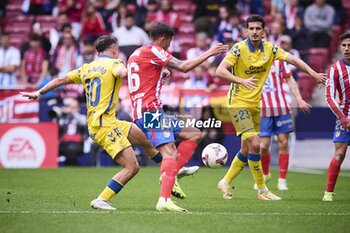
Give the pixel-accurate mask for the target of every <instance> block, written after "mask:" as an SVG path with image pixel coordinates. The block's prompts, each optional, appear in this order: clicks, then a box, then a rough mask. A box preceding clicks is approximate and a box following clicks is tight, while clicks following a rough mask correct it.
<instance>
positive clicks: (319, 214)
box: [0, 210, 350, 216]
mask: <svg viewBox="0 0 350 233" xmlns="http://www.w3.org/2000/svg"><path fill="white" fill-rule="evenodd" d="M111 213H115V214H133V215H134V214H139V215H145V214H148V215H152V214H154V215H159V214H161V215H162V214H174V212H157V211H135V210H131V211H123V210H122V211H118V210H117V211H101V210H96V211H91V210H90V211H87V210H86V211H84V210H82V211H77V210H54V211H29V210H0V214H111ZM179 214H189V215H224V216H235V215H240V216H350V212H343V213H334V212H329V213H322V212H320V213H313V212H309V213H281V212H257V213H253V212H251V213H250V212H248V213H239V212H187V213H179Z"/></svg>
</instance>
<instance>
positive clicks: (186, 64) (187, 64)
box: [168, 43, 227, 72]
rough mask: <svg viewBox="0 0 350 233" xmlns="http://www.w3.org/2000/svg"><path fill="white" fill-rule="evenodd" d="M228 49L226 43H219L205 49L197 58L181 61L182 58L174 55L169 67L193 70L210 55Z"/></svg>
mask: <svg viewBox="0 0 350 233" xmlns="http://www.w3.org/2000/svg"><path fill="white" fill-rule="evenodd" d="M226 50H227V46H226V45H223V44H221V43H218V44H216V45H215V46H213V47H211V48H210V49H208V50H207V51H205V52H204V53H202V54H201V55H199V56H197V57H195V58H192V59H188V60H184V61H181V60H178V59H177V58H174V57H173V58H172V59H171V60H170V61H169V63H168V67H170V68H174V69H176V70H178V71H181V72H188V71H190V70H192V69H193V68H195V67H197V66H199V65H200V64H202V63H203V62H204V61H206V60H207V59H208V58H209V57H211V56H216V55H217V54H219V53H222V52H226Z"/></svg>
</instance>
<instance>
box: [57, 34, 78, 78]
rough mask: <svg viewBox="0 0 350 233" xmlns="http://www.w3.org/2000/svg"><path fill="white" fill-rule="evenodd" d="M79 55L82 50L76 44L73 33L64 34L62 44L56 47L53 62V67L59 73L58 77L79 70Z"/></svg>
mask: <svg viewBox="0 0 350 233" xmlns="http://www.w3.org/2000/svg"><path fill="white" fill-rule="evenodd" d="M79 55H80V48H79V46H78V45H77V44H76V43H75V40H74V37H73V35H72V33H69V32H65V33H63V35H62V44H61V45H58V46H57V47H56V49H55V51H54V53H53V55H52V61H51V64H52V66H53V67H55V68H57V69H58V71H59V73H58V76H62V75H64V74H66V73H68V72H69V71H71V70H73V69H75V68H77V67H78V66H77V64H76V63H77V60H78V57H79Z"/></svg>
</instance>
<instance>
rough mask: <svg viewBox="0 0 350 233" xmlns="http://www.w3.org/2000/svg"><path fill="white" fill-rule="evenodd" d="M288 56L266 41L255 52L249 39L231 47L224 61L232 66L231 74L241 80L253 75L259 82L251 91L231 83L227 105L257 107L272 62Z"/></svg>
mask: <svg viewBox="0 0 350 233" xmlns="http://www.w3.org/2000/svg"><path fill="white" fill-rule="evenodd" d="M288 55H289V53H288V52H286V51H284V50H283V49H281V48H278V47H277V46H275V45H274V44H272V43H271V42H268V41H262V42H261V43H260V48H259V49H257V50H254V47H253V45H252V43H251V41H250V40H249V38H248V39H246V40H243V41H241V42H239V43H236V44H235V45H234V46H232V48H231V50H230V51H229V52H228V53H227V55H226V57H225V58H224V60H225V61H226V62H228V63H229V64H230V65H232V67H233V74H234V75H235V76H237V77H239V78H243V79H248V78H250V77H253V76H254V75H255V78H256V79H258V80H259V82H258V87H256V88H254V89H253V90H249V89H248V88H246V87H244V86H243V85H240V84H237V83H232V84H231V87H230V90H229V92H228V95H227V97H228V102H229V104H232V103H235V104H236V105H237V104H240V103H242V104H243V105H244V106H247V107H259V106H260V98H261V91H262V88H263V86H264V83H265V81H266V79H267V77H268V75H269V72H270V68H271V64H272V62H273V61H274V60H285V59H286V58H287V56H288Z"/></svg>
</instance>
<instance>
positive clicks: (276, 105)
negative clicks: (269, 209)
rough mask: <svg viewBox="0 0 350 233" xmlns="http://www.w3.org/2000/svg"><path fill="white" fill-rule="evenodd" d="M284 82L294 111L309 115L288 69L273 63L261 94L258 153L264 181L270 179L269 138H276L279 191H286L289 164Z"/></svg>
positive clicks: (289, 124) (288, 117) (288, 116)
mask: <svg viewBox="0 0 350 233" xmlns="http://www.w3.org/2000/svg"><path fill="white" fill-rule="evenodd" d="M285 82H287V84H288V86H289V87H290V89H291V92H292V94H293V95H294V97H295V99H296V101H297V104H298V107H299V108H300V109H301V110H302V111H303V112H309V111H310V107H311V106H310V105H309V104H308V103H306V102H305V101H304V100H303V98H302V97H301V95H300V92H299V89H298V85H297V83H296V82H295V80H294V78H293V76H292V73H291V70H290V66H289V65H288V64H287V63H286V62H284V61H274V62H273V63H272V66H271V70H270V73H269V76H268V78H267V80H266V82H265V85H264V87H263V90H262V94H261V102H260V105H261V119H260V151H261V165H262V168H263V173H264V179H265V181H267V180H269V179H270V178H271V175H270V160H271V155H270V152H269V147H270V143H271V136H274V135H277V139H278V151H279V153H278V164H279V168H280V174H279V179H278V185H277V188H278V189H279V190H288V186H287V182H286V176H287V171H288V164H289V145H288V138H289V133H290V132H293V131H294V127H293V121H292V116H291V113H290V109H289V104H288V102H287V98H286V93H285V91H284V90H283V83H285ZM254 187H255V186H254Z"/></svg>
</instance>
